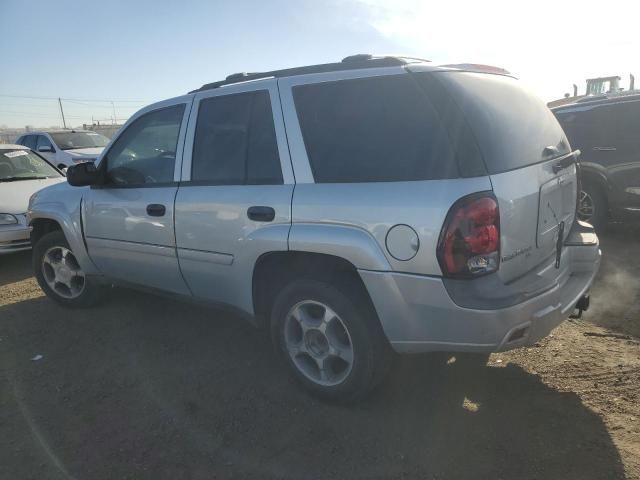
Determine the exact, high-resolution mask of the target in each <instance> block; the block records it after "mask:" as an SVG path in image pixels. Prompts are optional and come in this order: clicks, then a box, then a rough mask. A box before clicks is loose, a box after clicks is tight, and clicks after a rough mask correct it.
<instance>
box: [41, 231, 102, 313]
mask: <svg viewBox="0 0 640 480" xmlns="http://www.w3.org/2000/svg"><path fill="white" fill-rule="evenodd" d="M33 270H34V274H35V277H36V279H37V281H38V284H39V285H40V288H42V290H43V291H44V292H45V293H46V294H47V296H48V297H49V298H51V299H52V300H55V301H56V302H58V303H61V304H63V305H67V306H71V307H87V306H90V305H93V304H95V303H96V302H97V301H98V300H99V296H100V295H99V294H100V290H101V288H100V286H98V285H96V284H95V283H94V282H93V281H92V280H91V279H89V278H87V276H86V275H85V273H84V272H83V271H82V268H81V267H80V264H79V263H78V260H77V259H76V257H75V255H74V253H73V252H72V251H71V248H70V247H69V243H68V242H67V239H66V238H65V236H64V234H63V233H62V232H61V231H59V230H57V231H53V232H49V233H47V234H46V235H44V236H43V237H42V238H41V239H40V240H38V242H37V243H36V245H35V246H34V249H33Z"/></svg>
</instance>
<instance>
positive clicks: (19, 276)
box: [0, 250, 33, 287]
mask: <svg viewBox="0 0 640 480" xmlns="http://www.w3.org/2000/svg"><path fill="white" fill-rule="evenodd" d="M31 276H33V269H32V268H31V251H30V250H28V251H26V252H18V253H12V254H7V255H0V287H2V286H4V285H9V284H10V283H15V282H19V281H21V280H25V279H27V278H29V277H31Z"/></svg>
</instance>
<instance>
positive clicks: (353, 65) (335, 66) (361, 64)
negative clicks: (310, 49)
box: [189, 53, 429, 93]
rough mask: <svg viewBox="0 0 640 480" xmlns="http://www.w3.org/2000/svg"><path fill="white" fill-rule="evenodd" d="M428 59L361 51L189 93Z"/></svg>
mask: <svg viewBox="0 0 640 480" xmlns="http://www.w3.org/2000/svg"><path fill="white" fill-rule="evenodd" d="M428 61H429V60H425V59H422V58H415V57H403V56H392V55H385V56H375V55H371V54H368V53H360V54H357V55H350V56H348V57H345V58H343V59H342V61H340V62H336V63H322V64H319V65H308V66H306V67H295V68H285V69H283V70H272V71H270V72H256V73H247V72H240V73H233V74H231V75H229V76H227V78H225V79H224V80H219V81H217V82H212V83H207V84H205V85H203V86H202V87H200V88H198V89H196V90H192V91H190V92H189V93H196V92H201V91H203V90H211V89H213V88H218V87H222V86H224V85H231V84H233V83H240V82H247V81H249V80H258V79H261V78H281V77H292V76H295V75H304V74H308V73H324V72H338V71H341V70H355V69H360V68H376V67H393V66H402V65H408V64H410V63H416V62H428Z"/></svg>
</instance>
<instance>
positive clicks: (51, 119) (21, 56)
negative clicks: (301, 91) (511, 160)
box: [0, 0, 640, 127]
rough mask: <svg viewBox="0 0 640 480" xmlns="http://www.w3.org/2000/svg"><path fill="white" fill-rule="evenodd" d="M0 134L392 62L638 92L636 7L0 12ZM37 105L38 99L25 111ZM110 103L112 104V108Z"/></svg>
mask: <svg viewBox="0 0 640 480" xmlns="http://www.w3.org/2000/svg"><path fill="white" fill-rule="evenodd" d="M0 18H2V19H3V22H2V24H3V25H2V41H1V42H0V58H2V62H3V69H2V75H0V126H2V125H6V126H11V127H22V126H24V125H33V126H43V127H47V126H54V125H61V120H60V114H59V109H58V103H57V98H58V97H62V99H63V100H62V102H63V107H64V111H65V115H66V116H67V120H68V123H70V124H71V125H74V126H78V125H81V124H82V123H90V122H91V120H92V118H93V119H100V120H102V121H105V120H106V121H107V122H110V121H111V118H112V117H113V115H114V111H115V116H116V117H117V118H118V119H123V118H127V117H128V116H129V115H130V114H131V113H133V112H135V111H136V110H137V109H138V108H140V107H142V106H143V105H145V104H147V103H151V102H153V101H156V100H161V99H163V98H169V97H173V96H176V95H180V94H182V93H185V92H187V91H188V90H190V89H193V88H196V87H199V86H200V85H201V84H203V83H206V82H210V81H213V80H218V79H221V78H224V77H225V76H226V75H228V74H230V73H234V72H240V71H261V70H271V69H277V68H286V67H293V66H299V65H306V64H313V63H323V62H330V61H336V60H339V59H341V58H343V57H344V56H347V55H350V54H354V53H404V54H407V55H413V56H419V57H422V58H428V59H431V60H433V61H434V62H436V63H445V62H473V63H488V64H493V65H497V66H501V67H504V68H506V69H508V70H510V71H511V72H513V73H514V74H516V75H517V76H518V77H519V78H521V79H522V80H524V81H526V82H527V83H529V84H530V85H531V86H532V87H533V88H534V89H535V90H536V91H537V92H538V93H539V94H540V95H541V96H542V97H543V98H544V99H545V100H552V99H554V98H559V97H561V96H562V95H563V94H564V93H565V92H569V91H571V88H572V87H571V85H572V84H573V83H576V84H577V85H578V87H579V92H580V93H583V92H584V88H585V79H586V78H588V77H593V76H604V75H620V76H621V77H622V86H623V87H627V86H628V78H629V77H628V75H629V73H635V74H636V77H637V78H638V83H640V34H639V33H638V29H637V25H636V24H637V20H638V18H640V2H638V1H635V2H634V1H627V0H625V1H616V2H609V3H606V2H602V1H599V2H594V1H592V0H583V1H573V0H570V1H568V0H567V1H566V0H555V1H550V0H536V1H532V2H518V1H514V0H511V1H491V0H484V1H478V0H458V1H449V2H427V1H424V0H423V1H419V0H327V1H321V0H316V1H314V0H291V1H287V0H267V1H265V0H246V1H243V0H233V1H229V0H224V1H223V0H218V1H215V0H210V1H206V0H203V1H190V0H181V1H178V0H124V1H123V0H98V1H94V0H85V1H68V0H54V1H51V0H40V1H35V0H0ZM25 97H38V98H25ZM112 102H113V104H112Z"/></svg>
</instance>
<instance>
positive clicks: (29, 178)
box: [0, 176, 51, 182]
mask: <svg viewBox="0 0 640 480" xmlns="http://www.w3.org/2000/svg"><path fill="white" fill-rule="evenodd" d="M44 178H51V177H42V176H39V177H36V176H30V177H5V178H0V182H15V181H17V180H40V179H44Z"/></svg>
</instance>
